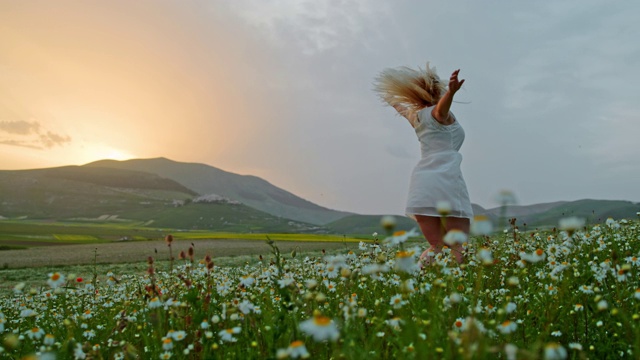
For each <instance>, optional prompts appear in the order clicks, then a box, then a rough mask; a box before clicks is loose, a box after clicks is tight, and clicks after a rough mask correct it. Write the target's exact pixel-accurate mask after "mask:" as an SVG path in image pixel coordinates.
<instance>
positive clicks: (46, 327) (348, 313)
mask: <svg viewBox="0 0 640 360" xmlns="http://www.w3.org/2000/svg"><path fill="white" fill-rule="evenodd" d="M487 221H488V220H487V219H484V218H481V217H480V218H476V219H475V221H474V223H473V225H472V235H471V236H470V237H468V238H467V237H466V236H465V235H464V234H461V233H455V234H451V235H449V236H447V237H446V240H447V241H448V242H450V243H451V245H453V244H462V248H463V249H464V262H463V263H462V264H458V263H457V261H455V257H454V256H453V254H452V253H451V251H450V250H449V249H447V248H445V249H444V250H443V252H441V253H439V254H433V255H434V256H433V260H432V261H430V263H428V264H427V263H423V262H421V261H419V257H420V255H421V254H422V253H423V251H425V249H426V247H427V243H426V241H424V239H422V240H421V241H417V240H416V238H418V239H419V238H420V235H419V234H418V233H417V232H402V231H399V232H395V233H394V232H392V230H391V229H390V230H389V233H388V234H384V235H377V234H373V235H372V238H371V240H370V241H363V242H361V243H360V246H359V247H358V248H357V249H354V250H349V249H346V248H345V249H344V251H336V252H333V253H331V254H323V253H322V252H318V253H317V254H311V255H307V254H305V255H304V256H303V255H296V253H295V252H293V253H286V254H285V253H281V252H280V250H279V248H278V243H277V242H273V241H270V240H267V242H266V244H265V245H263V246H264V248H265V255H264V256H261V258H260V259H256V260H255V261H253V262H248V263H246V264H244V265H240V266H229V267H222V266H218V265H216V259H215V258H212V257H210V256H208V255H207V254H197V253H196V252H195V251H194V248H193V247H191V248H189V249H187V250H186V251H184V252H182V253H180V254H179V255H178V259H177V260H176V261H175V262H173V261H172V262H171V263H169V264H168V266H165V265H164V263H163V265H162V266H160V265H158V263H157V260H158V259H153V258H151V257H150V258H149V259H148V269H147V271H146V273H144V274H137V275H121V274H117V273H113V272H109V273H106V274H94V275H93V278H91V279H82V278H77V277H75V276H73V275H72V274H66V273H63V272H54V273H50V274H46V273H43V274H42V284H41V286H40V287H34V288H30V287H26V286H24V285H23V284H19V285H18V286H16V287H15V288H14V290H13V293H12V294H10V295H6V296H3V297H2V298H0V338H1V340H2V341H1V342H0V358H2V359H297V358H303V359H304V358H311V359H392V358H397V359H413V358H415V359H440V358H448V359H587V358H590V359H604V358H630V359H631V358H638V357H639V356H640V355H639V354H640V327H639V324H640V281H639V276H638V269H639V267H640V223H639V222H638V221H637V220H617V221H616V220H613V219H608V220H607V221H606V223H603V224H595V225H585V223H584V221H583V220H582V219H577V218H567V219H563V221H562V222H561V223H560V224H558V226H557V227H556V228H553V229H548V230H533V231H532V230H527V231H524V230H520V229H518V228H517V227H516V226H515V225H514V224H515V222H512V226H511V227H510V228H507V229H506V230H504V231H498V232H493V231H492V229H491V226H488V225H489V224H488V222H487ZM391 225H392V224H391ZM389 228H391V226H389ZM171 240H172V238H170V237H168V238H167V245H168V246H170V247H171V246H176V244H177V243H176V242H173V243H172V241H171ZM452 247H453V246H452ZM176 252H177V251H176Z"/></svg>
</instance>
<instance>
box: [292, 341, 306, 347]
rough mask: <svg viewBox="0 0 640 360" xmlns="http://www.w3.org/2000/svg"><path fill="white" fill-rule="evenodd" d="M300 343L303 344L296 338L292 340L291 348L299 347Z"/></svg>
mask: <svg viewBox="0 0 640 360" xmlns="http://www.w3.org/2000/svg"><path fill="white" fill-rule="evenodd" d="M302 345H304V343H303V342H302V340H296V341H294V342H292V343H291V345H290V346H291V347H293V348H296V347H300V346H302Z"/></svg>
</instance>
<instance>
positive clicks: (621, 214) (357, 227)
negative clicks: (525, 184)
mask: <svg viewBox="0 0 640 360" xmlns="http://www.w3.org/2000/svg"><path fill="white" fill-rule="evenodd" d="M472 206H473V211H474V214H475V215H485V216H488V217H489V218H490V219H491V220H492V221H493V223H494V224H495V225H498V223H499V220H500V216H501V213H502V208H499V207H498V208H491V209H484V208H482V207H481V206H479V205H476V204H473V205H472ZM638 211H640V204H638V203H632V202H630V201H613V200H578V201H558V202H553V203H544V204H534V205H521V206H508V207H507V208H506V212H505V214H506V217H507V218H514V217H515V218H516V224H517V225H519V226H522V225H523V224H527V228H529V229H530V228H531V227H536V226H545V227H552V226H557V225H558V221H559V220H560V219H561V218H564V217H568V216H578V217H582V218H585V219H586V220H587V221H588V222H589V223H592V224H593V223H602V222H604V221H605V220H606V219H607V218H608V217H612V218H614V219H623V218H627V219H630V218H635V217H636V216H637V215H636V213H637V212H638ZM380 218H381V216H379V215H351V216H347V217H345V218H342V219H340V220H337V221H334V222H332V223H329V224H327V225H326V227H327V228H328V229H329V230H330V231H332V232H335V233H338V234H349V233H352V234H355V233H357V234H372V233H374V232H378V233H381V227H380ZM396 220H397V221H398V226H397V228H398V229H401V230H409V229H411V228H414V227H416V226H417V225H416V223H415V222H414V221H413V220H411V219H409V218H406V217H403V216H396ZM504 224H506V220H505V222H504Z"/></svg>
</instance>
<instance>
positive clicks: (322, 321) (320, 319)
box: [313, 315, 331, 326]
mask: <svg viewBox="0 0 640 360" xmlns="http://www.w3.org/2000/svg"><path fill="white" fill-rule="evenodd" d="M313 323H314V324H316V325H319V326H328V325H329V324H330V323H331V319H329V318H328V317H326V316H322V315H318V316H315V317H314V318H313Z"/></svg>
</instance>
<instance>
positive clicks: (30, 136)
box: [0, 120, 71, 150]
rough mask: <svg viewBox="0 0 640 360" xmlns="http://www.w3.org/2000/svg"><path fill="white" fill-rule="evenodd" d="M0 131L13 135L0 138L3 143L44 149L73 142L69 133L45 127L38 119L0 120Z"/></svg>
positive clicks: (0, 142)
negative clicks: (60, 132) (56, 131)
mask: <svg viewBox="0 0 640 360" xmlns="http://www.w3.org/2000/svg"><path fill="white" fill-rule="evenodd" d="M0 131H3V132H5V133H8V134H10V135H13V136H12V137H10V138H4V139H0V144H3V145H10V146H19V147H25V148H30V149H38V150H43V149H50V148H52V147H54V146H62V145H65V144H68V143H70V142H71V137H70V136H69V135H66V134H59V133H55V132H53V131H51V130H46V129H43V126H42V125H40V123H39V122H37V121H31V122H29V121H25V120H16V121H0Z"/></svg>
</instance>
